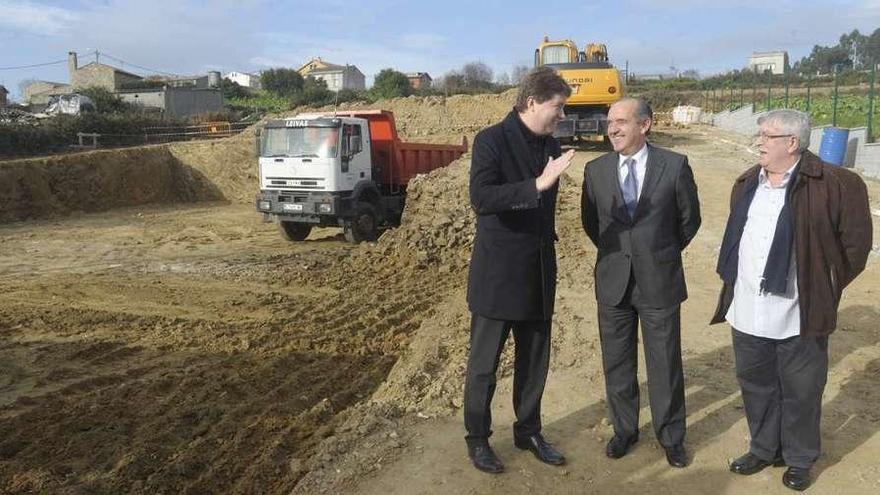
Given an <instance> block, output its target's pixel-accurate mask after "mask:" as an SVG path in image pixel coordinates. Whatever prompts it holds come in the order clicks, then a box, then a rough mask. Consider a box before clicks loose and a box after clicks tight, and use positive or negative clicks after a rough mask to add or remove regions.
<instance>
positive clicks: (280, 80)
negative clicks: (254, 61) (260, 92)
mask: <svg viewBox="0 0 880 495" xmlns="http://www.w3.org/2000/svg"><path fill="white" fill-rule="evenodd" d="M260 83H261V84H262V85H263V89H265V90H266V91H269V92H272V93H275V94H276V95H278V96H284V97H287V98H292V97H293V96H295V95H296V94H297V93H299V92H301V91H302V90H303V86H304V85H305V80H304V79H303V77H302V76H301V75H300V74H299V72H297V71H295V70H294V69H285V68H278V69H269V70H266V71H263V74H262V75H260Z"/></svg>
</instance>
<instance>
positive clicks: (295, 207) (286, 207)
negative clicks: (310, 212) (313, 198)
mask: <svg viewBox="0 0 880 495" xmlns="http://www.w3.org/2000/svg"><path fill="white" fill-rule="evenodd" d="M281 209H282V210H284V211H302V210H303V205H298V204H293V203H283V204H282V205H281Z"/></svg>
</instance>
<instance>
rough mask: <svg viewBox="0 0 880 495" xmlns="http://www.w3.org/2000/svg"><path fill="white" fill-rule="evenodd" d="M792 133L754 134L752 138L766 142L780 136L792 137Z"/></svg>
mask: <svg viewBox="0 0 880 495" xmlns="http://www.w3.org/2000/svg"><path fill="white" fill-rule="evenodd" d="M792 136H794V134H763V133H761V134H755V135H754V136H753V138H754V139H755V141H761V142H762V143H763V142H767V141H769V140H771V139H776V138H781V137H792Z"/></svg>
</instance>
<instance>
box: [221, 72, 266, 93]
mask: <svg viewBox="0 0 880 495" xmlns="http://www.w3.org/2000/svg"><path fill="white" fill-rule="evenodd" d="M223 78H224V79H229V80H230V81H232V82H234V83H238V85H239V86H242V87H245V88H253V89H260V87H261V86H260V76H259V74H249V73H247V72H227V73H226V74H223Z"/></svg>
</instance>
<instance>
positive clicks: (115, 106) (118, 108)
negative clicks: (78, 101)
mask: <svg viewBox="0 0 880 495" xmlns="http://www.w3.org/2000/svg"><path fill="white" fill-rule="evenodd" d="M77 92H78V93H79V94H81V95H84V96H88V97H89V98H90V99H91V100H92V102H93V103H94V104H95V111H96V112H98V113H122V112H128V111H131V110H132V107H131V105H129V104H128V103H126V102H124V101H122V98H120V97H118V96H116V94H115V93H113V92H111V91H109V90H107V89H105V88H101V87H98V86H90V87H88V88H83V89H79V90H77Z"/></svg>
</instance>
